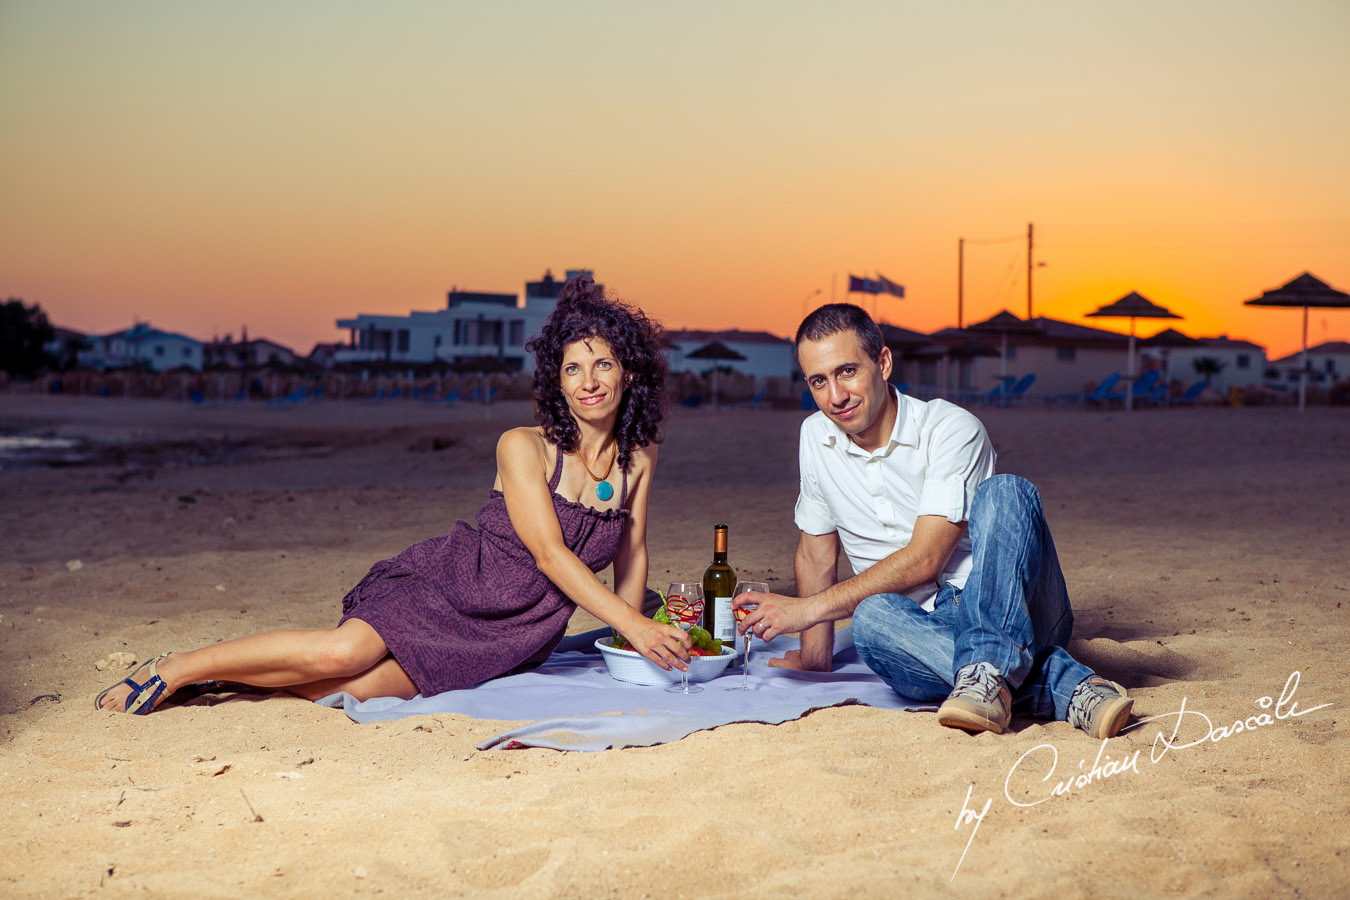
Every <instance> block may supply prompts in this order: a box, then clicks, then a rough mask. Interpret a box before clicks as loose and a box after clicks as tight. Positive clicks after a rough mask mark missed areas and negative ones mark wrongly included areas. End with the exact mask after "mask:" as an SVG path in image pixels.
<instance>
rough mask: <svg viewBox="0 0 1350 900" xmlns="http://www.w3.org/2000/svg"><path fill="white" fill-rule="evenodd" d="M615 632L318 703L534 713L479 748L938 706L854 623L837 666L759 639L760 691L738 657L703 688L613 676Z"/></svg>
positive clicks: (394, 713) (633, 740)
mask: <svg viewBox="0 0 1350 900" xmlns="http://www.w3.org/2000/svg"><path fill="white" fill-rule="evenodd" d="M608 634H609V631H608V629H606V630H604V631H593V632H589V633H587V634H581V635H573V636H571V637H568V638H565V639H564V640H563V642H562V643H561V644H560V645H559V646H558V649H557V650H556V651H554V653H553V655H552V656H550V657H549V658H548V659H547V660H546V661H545V662H544V664H543V665H541V666H540V667H539V668H537V669H535V670H533V671H531V672H525V673H523V674H521V675H510V676H507V677H505V678H496V679H493V680H492V681H488V682H485V683H483V684H480V685H478V686H477V687H473V688H468V689H465V690H460V691H446V692H445V693H443V694H437V695H435V696H433V697H422V696H417V697H414V698H413V699H411V700H399V699H396V698H393V697H378V698H372V699H370V700H366V701H360V700H357V699H355V698H354V697H352V696H350V695H348V694H333V695H330V696H328V697H325V698H323V699H322V700H320V701H319V703H321V704H324V705H325V706H333V707H338V706H340V707H342V709H343V710H344V711H345V712H346V713H347V715H348V716H350V717H351V718H352V719H353V720H354V721H356V722H380V721H385V720H388V719H398V718H403V717H405V716H424V715H432V714H436V713H458V714H460V715H465V716H472V717H474V718H479V719H500V720H509V721H520V720H528V722H529V724H526V725H521V726H519V727H517V728H512V729H511V730H509V731H504V732H502V733H501V734H499V735H497V736H496V737H493V738H491V739H489V740H487V741H484V742H483V743H481V744H479V745H478V749H480V750H487V749H489V748H493V747H507V748H519V747H548V748H552V749H554V750H608V749H611V748H622V747H649V746H652V745H653V744H664V743H667V742H670V741H677V740H679V739H680V738H682V737H684V736H685V735H687V734H692V733H693V732H695V731H702V730H705V729H709V728H717V727H718V726H720V725H729V724H732V723H734V722H762V723H765V724H769V725H777V724H779V723H781V722H786V721H789V720H791V719H797V718H800V717H801V716H804V715H806V714H807V713H809V712H811V711H812V710H816V709H824V708H825V707H830V706H843V705H847V704H851V703H859V704H863V705H865V706H874V707H879V708H883V709H894V710H920V709H923V710H932V709H935V707H933V706H930V705H924V704H920V703H915V702H912V701H909V700H906V699H905V698H904V697H901V696H900V695H898V694H896V693H895V691H893V690H891V689H890V688H889V687H888V686H887V685H886V683H885V682H883V681H882V680H881V679H880V678H878V677H877V676H876V675H875V674H874V673H873V672H872V670H871V669H869V668H867V666H866V665H864V664H863V663H862V661H861V660H859V659H858V654H857V651H855V650H854V649H853V638H852V634H851V632H850V630H849V629H847V628H845V629H842V630H840V631H839V632H838V633H837V634H836V635H835V653H834V668H833V670H832V671H830V672H795V671H790V670H787V669H777V668H770V667H769V666H768V660H769V658H770V657H772V656H782V655H783V653H784V652H785V651H787V650H791V649H794V648H796V647H797V646H798V642H797V639H796V638H792V637H780V638H778V639H776V640H774V641H772V642H770V643H768V644H764V643H761V642H756V643H755V644H754V646H752V647H751V654H750V686H751V688H752V690H750V691H741V690H736V689H737V688H739V687H740V686H741V680H742V677H741V669H740V667H739V660H738V661H737V663H736V664H735V665H733V666H732V667H731V668H730V669H728V671H727V672H726V673H725V674H723V675H721V676H720V677H718V678H715V679H713V680H712V681H708V682H704V683H703V688H704V690H703V691H702V692H701V693H697V694H688V695H686V694H679V693H667V692H666V691H665V690H663V689H662V688H660V687H646V686H643V685H637V684H629V683H628V682H624V681H616V680H615V679H614V678H611V677H610V675H609V672H608V670H607V669H606V668H605V663H604V660H603V659H602V658H601V656H600V654H599V652H598V651H597V650H596V649H595V647H594V642H595V639H596V638H598V637H602V636H608Z"/></svg>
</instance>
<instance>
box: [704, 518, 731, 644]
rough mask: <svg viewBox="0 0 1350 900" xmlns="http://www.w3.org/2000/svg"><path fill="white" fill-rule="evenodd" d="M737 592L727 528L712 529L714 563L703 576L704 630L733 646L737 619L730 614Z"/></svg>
mask: <svg viewBox="0 0 1350 900" xmlns="http://www.w3.org/2000/svg"><path fill="white" fill-rule="evenodd" d="M735 589H736V570H735V569H733V568H731V566H729V565H727V526H725V525H715V526H713V561H712V565H710V566H708V568H707V570H706V571H705V572H704V573H703V613H704V615H703V618H704V619H705V620H706V621H705V622H704V623H703V627H704V628H706V629H708V631H709V632H711V633H712V636H713V637H714V638H717V639H719V640H721V641H722V643H723V644H725V645H726V646H728V647H730V646H731V645H732V643H733V642H734V641H735V639H736V619H735V617H734V616H732V614H731V595H732V592H733V591H734V590H735Z"/></svg>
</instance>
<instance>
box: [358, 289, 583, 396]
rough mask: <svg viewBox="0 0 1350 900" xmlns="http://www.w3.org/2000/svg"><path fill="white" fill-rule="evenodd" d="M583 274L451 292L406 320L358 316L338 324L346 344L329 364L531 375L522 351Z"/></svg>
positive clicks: (530, 356) (527, 357)
mask: <svg viewBox="0 0 1350 900" xmlns="http://www.w3.org/2000/svg"><path fill="white" fill-rule="evenodd" d="M583 273H584V274H590V270H588V269H568V270H567V275H566V277H565V278H563V279H557V278H554V277H553V273H552V272H551V271H545V273H544V276H543V278H541V279H539V280H538V281H530V282H526V283H525V295H524V302H521V300H520V295H518V294H505V293H492V292H485V291H461V290H459V289H458V288H451V290H450V291H449V293H448V294H447V295H446V304H445V308H444V309H438V310H432V311H427V312H422V311H416V310H414V311H413V312H410V313H409V314H408V315H406V316H396V315H373V314H367V313H362V314H360V315H357V316H354V317H353V318H350V319H338V321H337V325H338V327H339V328H345V329H347V330H348V332H349V334H350V341H349V344H348V345H347V346H345V347H341V348H339V349H337V350H336V351H335V352H334V353H333V361H334V363H338V364H341V363H376V362H385V363H409V364H430V363H437V362H440V363H449V364H452V365H461V366H472V365H474V364H475V363H483V364H484V365H485V366H492V367H502V368H507V369H517V370H521V369H523V370H525V371H532V370H533V368H534V356H533V354H531V353H529V352H527V351H526V349H525V344H526V343H527V342H528V341H529V340H530V338H532V337H534V336H535V335H537V334H539V332H540V331H541V330H542V328H543V325H544V320H545V319H547V318H548V314H549V313H551V312H552V311H553V307H554V306H555V305H556V304H557V300H558V297H559V296H560V295H561V294H562V288H563V285H564V284H566V282H567V279H570V278H573V277H575V276H577V275H581V274H583Z"/></svg>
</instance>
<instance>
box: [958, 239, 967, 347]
mask: <svg viewBox="0 0 1350 900" xmlns="http://www.w3.org/2000/svg"><path fill="white" fill-rule="evenodd" d="M965 303H966V239H965V238H957V239H956V327H957V328H964V327H965V318H964V314H965Z"/></svg>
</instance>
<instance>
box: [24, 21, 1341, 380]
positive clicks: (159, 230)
mask: <svg viewBox="0 0 1350 900" xmlns="http://www.w3.org/2000/svg"><path fill="white" fill-rule="evenodd" d="M1348 99H1350V3H1346V2H1345V0H1324V2H1316V0H1289V2H1284V3H1274V2H1259V3H1257V2H1243V0H1226V2H1176V0H1171V2H1131V3H1104V2H1103V3H1072V2H1054V3H1047V2H1026V3H1006V2H966V3H959V4H958V3H939V2H931V3H927V2H926V3H918V2H887V3H883V2H868V3H853V2H839V3H818V4H816V3H767V2H764V3H736V2H681V3H638V2H612V3H611V2H584V0H583V2H568V3H561V2H559V3H526V2H509V0H508V2H497V3H481V4H479V3H472V4H471V3H455V2H436V3H432V2H391V3H378V4H377V3H355V2H339V0H332V2H322V3H320V2H313V3H301V2H286V0H271V2H231V3H180V2H141V0H130V2H118V3H105V2H65V0H47V2H13V0H5V2H3V3H0V122H2V123H3V131H4V140H3V141H0V297H8V296H13V297H22V298H24V299H25V300H27V301H29V302H38V303H41V304H42V306H43V308H44V309H45V310H46V311H47V312H48V315H49V317H50V318H51V319H52V320H53V322H55V323H56V324H59V325H64V326H68V327H72V328H77V329H80V330H84V331H93V332H106V331H113V330H116V329H119V328H123V327H127V326H129V325H130V324H132V322H133V321H134V320H139V321H149V322H150V323H152V324H153V325H155V326H157V327H160V328H164V329H168V330H173V331H180V332H183V333H186V334H189V335H191V336H193V337H196V338H199V339H209V338H210V337H212V336H213V335H214V334H217V333H219V334H224V333H225V332H233V333H235V334H236V335H237V334H238V332H239V327H240V326H241V325H243V324H247V326H248V330H249V333H250V335H253V336H267V337H271V338H274V339H276V340H279V341H281V342H283V343H286V344H289V345H292V346H294V347H295V348H296V349H297V350H300V351H301V352H308V350H309V348H310V347H311V346H312V345H313V343H314V342H315V341H318V340H335V339H338V338H339V337H343V336H345V333H344V332H341V331H339V330H338V329H337V328H336V326H335V324H334V321H335V320H336V319H337V318H339V317H347V316H352V315H354V314H356V313H361V312H366V313H395V314H403V313H406V312H407V311H408V310H410V309H436V308H439V307H441V306H443V305H444V302H445V292H446V291H447V290H448V289H449V288H450V287H451V286H452V285H458V286H459V287H460V288H463V289H468V290H487V291H506V292H516V293H519V292H521V291H522V290H523V282H524V281H526V280H527V279H534V278H537V277H539V276H540V275H541V274H542V273H543V271H544V269H545V268H546V267H551V268H552V269H553V271H554V272H555V273H558V274H561V271H562V270H563V269H565V268H568V267H590V268H593V269H594V270H595V272H596V275H597V278H598V279H599V280H600V281H602V282H604V283H605V284H606V285H607V286H609V287H610V288H611V289H612V290H613V291H614V292H615V293H617V294H619V295H621V296H624V297H626V298H629V299H632V300H634V301H636V302H638V303H639V304H641V305H642V306H643V307H644V308H646V309H647V311H648V312H649V313H651V314H653V315H655V316H656V317H658V318H659V319H661V320H662V321H663V322H664V323H665V324H666V325H667V326H669V327H676V328H678V327H702V328H724V327H733V326H734V327H742V328H762V329H767V330H770V331H773V332H775V333H778V334H782V335H790V334H791V333H792V331H793V330H794V329H795V327H796V323H797V321H798V319H799V318H800V316H801V313H802V309H803V306H804V305H805V304H806V300H807V298H808V297H809V296H810V298H811V302H812V303H815V302H819V300H821V299H828V298H829V297H830V294H831V291H832V285H837V287H834V288H833V289H834V290H835V291H836V292H837V297H838V299H846V295H845V293H844V291H845V289H846V288H845V286H846V284H847V275H848V274H849V273H850V272H851V273H853V274H857V275H872V274H874V273H877V272H880V273H882V274H885V275H886V276H887V277H889V278H891V279H892V280H894V281H897V282H900V283H902V284H904V285H905V286H906V288H907V291H908V297H907V298H906V299H905V300H891V299H882V300H881V301H880V304H881V312H882V317H883V318H886V319H889V320H891V321H894V322H896V323H897V324H901V325H905V326H907V327H910V328H915V329H919V330H925V331H927V330H932V329H935V328H938V327H942V326H945V325H950V324H955V320H956V286H957V266H956V258H957V239H958V238H959V237H961V236H965V237H966V238H968V239H972V240H975V239H990V238H1003V237H1012V236H1020V235H1024V234H1025V232H1026V226H1027V223H1028V222H1034V223H1035V226H1036V259H1037V260H1038V261H1044V262H1045V264H1046V265H1045V266H1044V267H1042V268H1037V269H1036V270H1035V271H1036V275H1035V286H1036V296H1035V300H1036V304H1035V312H1036V314H1038V315H1039V314H1044V315H1049V316H1055V317H1058V318H1064V319H1070V320H1074V321H1080V320H1081V315H1082V314H1083V313H1086V312H1089V311H1091V310H1092V309H1095V308H1096V307H1098V306H1100V305H1101V304H1103V303H1106V302H1109V301H1111V300H1114V299H1116V298H1118V297H1120V296H1121V295H1123V294H1125V293H1127V292H1128V291H1131V290H1138V291H1140V292H1141V293H1143V294H1144V295H1145V296H1147V297H1149V298H1150V299H1152V300H1154V301H1155V302H1157V303H1161V304H1163V305H1165V306H1167V307H1170V308H1171V309H1172V310H1173V311H1175V312H1177V313H1180V314H1181V315H1183V316H1184V317H1185V319H1184V320H1183V321H1182V322H1179V323H1150V322H1141V323H1140V328H1139V331H1140V333H1141V334H1151V333H1152V332H1154V331H1157V330H1159V329H1160V328H1161V327H1163V326H1164V325H1166V324H1175V325H1176V327H1178V328H1180V329H1182V330H1183V331H1186V332H1187V333H1190V334H1193V335H1200V334H1217V333H1220V332H1227V333H1229V334H1231V335H1233V336H1236V337H1245V338H1248V339H1250V340H1254V341H1257V342H1259V343H1262V344H1264V345H1265V346H1266V347H1267V350H1268V352H1269V354H1270V356H1271V357H1272V358H1274V357H1277V356H1282V355H1284V354H1287V353H1290V352H1292V351H1294V350H1296V349H1297V348H1298V346H1299V342H1300V336H1299V328H1300V319H1301V316H1300V315H1299V313H1298V312H1297V311H1293V310H1256V309H1245V308H1243V307H1242V306H1241V302H1242V301H1243V300H1246V299H1249V298H1252V297H1255V296H1257V295H1258V294H1260V292H1261V291H1262V290H1265V289H1269V288H1273V287H1276V286H1278V285H1279V284H1281V283H1283V282H1285V281H1287V280H1289V279H1290V278H1293V277H1294V276H1296V275H1298V274H1299V273H1301V272H1303V271H1304V270H1311V271H1312V272H1313V273H1314V274H1315V275H1317V276H1319V277H1320V278H1322V279H1323V280H1325V281H1328V282H1329V283H1331V284H1332V285H1333V286H1336V287H1339V288H1340V289H1342V290H1350V162H1348V161H1347V160H1350V102H1347V101H1348ZM1025 266H1026V245H1025V242H1024V241H1022V240H1020V239H1019V240H1017V241H1012V242H1007V243H991V244H980V245H973V244H972V245H968V246H967V251H966V319H967V321H968V322H969V321H973V320H976V319H980V318H984V317H986V316H988V315H991V314H993V313H995V312H997V311H998V310H999V309H1002V308H1005V307H1006V308H1009V309H1011V310H1012V311H1013V312H1015V313H1017V314H1018V315H1025V313H1026V285H1025ZM816 290H819V291H821V294H820V295H818V296H811V295H812V294H813V292H814V291H816ZM868 305H869V307H870V301H869V304H868ZM1087 323H1090V324H1094V325H1097V326H1099V327H1100V326H1102V325H1105V326H1106V327H1110V328H1117V329H1120V330H1124V328H1125V327H1126V323H1124V322H1116V321H1114V320H1087ZM1309 339H1310V341H1311V342H1312V343H1318V342H1320V341H1322V340H1337V339H1341V340H1344V339H1350V311H1319V310H1314V311H1313V312H1312V317H1311V321H1310V328H1309Z"/></svg>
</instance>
